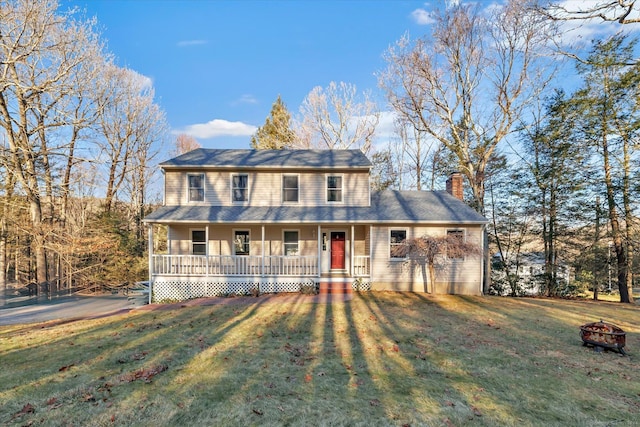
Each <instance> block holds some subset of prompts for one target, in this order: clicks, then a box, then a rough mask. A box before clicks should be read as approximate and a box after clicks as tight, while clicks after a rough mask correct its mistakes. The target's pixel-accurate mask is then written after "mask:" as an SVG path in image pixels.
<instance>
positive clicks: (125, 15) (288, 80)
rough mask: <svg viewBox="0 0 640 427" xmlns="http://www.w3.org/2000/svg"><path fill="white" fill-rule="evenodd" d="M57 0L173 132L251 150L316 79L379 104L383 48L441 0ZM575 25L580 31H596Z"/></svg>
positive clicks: (417, 29)
mask: <svg viewBox="0 0 640 427" xmlns="http://www.w3.org/2000/svg"><path fill="white" fill-rule="evenodd" d="M571 1H574V2H577V0H569V2H571ZM586 1H591V0H586ZM60 2H61V3H60V6H61V9H62V10H64V9H66V8H69V7H78V8H80V9H83V10H85V12H86V15H87V16H88V17H93V16H95V17H96V18H97V20H98V28H99V29H100V31H101V33H102V37H103V40H105V41H106V42H107V50H108V51H109V52H111V53H112V54H113V55H115V57H116V63H117V64H118V65H120V66H124V67H128V68H131V69H133V70H135V71H137V72H138V73H140V74H143V75H144V76H147V77H148V78H150V79H151V80H152V82H153V86H154V88H155V92H156V97H157V101H158V103H159V104H160V105H161V107H162V108H163V110H164V111H165V112H166V115H167V119H168V122H169V125H170V127H171V129H172V131H173V132H174V135H173V136H172V137H171V138H175V133H181V132H182V133H191V134H192V135H194V136H195V137H196V139H197V140H198V141H199V142H200V144H201V145H202V146H204V147H207V148H249V141H250V137H251V135H252V134H253V133H254V132H255V129H256V127H258V126H262V125H263V124H264V121H265V119H266V117H267V116H268V115H269V112H270V111H271V106H272V104H273V102H274V101H275V100H276V98H277V97H278V95H281V96H282V99H283V101H284V102H285V104H286V105H287V107H288V109H289V111H290V112H292V113H293V114H297V112H298V108H299V106H300V104H301V103H302V101H303V99H304V98H305V97H306V95H307V94H308V93H309V92H310V91H311V90H312V89H313V88H314V87H315V86H322V87H327V86H328V85H329V83H330V82H332V81H335V82H340V81H344V82H347V83H351V84H354V85H356V87H357V88H358V91H359V92H360V91H363V90H371V91H372V92H373V94H374V97H378V99H379V101H380V105H381V108H382V109H384V100H383V99H381V98H380V93H379V91H378V90H377V78H376V76H375V73H377V72H379V71H381V70H382V69H384V68H385V63H384V60H383V59H382V55H383V53H384V52H385V50H386V49H387V48H388V47H389V46H390V45H392V44H393V43H395V42H396V41H397V40H398V39H399V38H400V37H401V36H402V35H403V34H405V33H407V32H408V33H409V34H410V35H411V37H419V36H422V35H423V34H425V33H426V32H428V31H429V26H428V24H429V19H428V13H427V11H428V10H431V9H432V8H433V7H434V6H440V7H442V6H444V3H445V2H444V1H443V0H436V1H430V2H425V1H424V0H423V1H413V0H395V1H392V0H343V1H339V0H324V1H320V0H298V1H296V0H280V1H266V0H263V1H250V0H238V1H231V0H218V1H213V0H210V1H206V0H200V1H198V0H185V1H175V0H127V1H125V0H60ZM478 2H479V3H480V4H486V5H487V6H491V5H493V4H495V3H494V2H493V1H483V0H479V1H478ZM578 3H579V4H582V3H583V2H582V1H580V2H578ZM614 25H615V24H607V28H609V29H611V28H613V26H614ZM598 28H604V27H603V26H599V27H598ZM580 31H581V34H582V35H583V36H585V37H587V36H588V35H590V34H592V33H593V31H594V30H593V29H589V28H586V27H585V28H582V29H581V30H580ZM565 78H566V76H565Z"/></svg>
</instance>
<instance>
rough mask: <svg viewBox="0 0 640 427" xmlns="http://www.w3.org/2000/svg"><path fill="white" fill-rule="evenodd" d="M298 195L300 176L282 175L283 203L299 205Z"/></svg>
mask: <svg viewBox="0 0 640 427" xmlns="http://www.w3.org/2000/svg"><path fill="white" fill-rule="evenodd" d="M298 194H299V187H298V175H282V201H283V202H288V203H297V202H298Z"/></svg>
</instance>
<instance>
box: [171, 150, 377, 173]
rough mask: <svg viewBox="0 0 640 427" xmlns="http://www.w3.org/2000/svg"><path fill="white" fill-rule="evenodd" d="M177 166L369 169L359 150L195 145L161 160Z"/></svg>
mask: <svg viewBox="0 0 640 427" xmlns="http://www.w3.org/2000/svg"><path fill="white" fill-rule="evenodd" d="M160 166H161V167H162V168H164V169H177V168H195V167H198V168H229V169H231V168H233V169H238V168H245V169H246V168H252V169H271V168H278V169H282V168H296V169H298V168H311V169H316V168H329V169H337V168H349V169H353V168H357V169H358V168H363V169H369V168H371V162H370V161H369V159H367V156H365V155H364V153H363V152H362V151H360V150H231V149H207V148H198V149H195V150H193V151H189V152H188V153H185V154H182V155H181V156H178V157H175V158H173V159H170V160H167V161H165V162H162V163H160Z"/></svg>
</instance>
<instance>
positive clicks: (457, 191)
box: [447, 172, 464, 200]
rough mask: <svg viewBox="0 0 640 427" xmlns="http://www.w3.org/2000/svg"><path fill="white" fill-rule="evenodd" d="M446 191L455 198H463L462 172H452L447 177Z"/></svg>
mask: <svg viewBox="0 0 640 427" xmlns="http://www.w3.org/2000/svg"><path fill="white" fill-rule="evenodd" d="M447 193H449V194H451V195H452V196H453V197H455V198H456V199H460V200H464V191H463V188H462V174H461V173H460V172H453V173H452V174H451V175H450V176H449V178H448V179H447Z"/></svg>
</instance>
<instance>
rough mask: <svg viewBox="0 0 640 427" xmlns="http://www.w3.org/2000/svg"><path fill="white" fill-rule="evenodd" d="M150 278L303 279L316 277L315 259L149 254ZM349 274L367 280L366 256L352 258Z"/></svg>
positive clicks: (368, 264) (368, 269)
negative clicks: (256, 277)
mask: <svg viewBox="0 0 640 427" xmlns="http://www.w3.org/2000/svg"><path fill="white" fill-rule="evenodd" d="M153 274H154V275H169V276H171V275H175V276H185V275H187V276H188V275H197V276H261V275H265V276H307V277H315V276H317V275H318V257H316V256H278V255H272V256H264V257H262V256H256V255H209V256H205V255H153ZM353 275H354V276H355V277H369V276H370V275H371V261H370V258H369V256H367V255H355V256H354V257H353Z"/></svg>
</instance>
